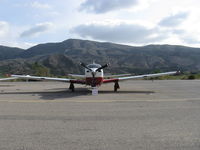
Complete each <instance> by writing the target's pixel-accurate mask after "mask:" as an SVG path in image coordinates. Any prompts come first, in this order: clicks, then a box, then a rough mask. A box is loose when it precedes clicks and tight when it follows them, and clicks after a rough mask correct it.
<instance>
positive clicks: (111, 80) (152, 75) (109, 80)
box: [103, 71, 178, 83]
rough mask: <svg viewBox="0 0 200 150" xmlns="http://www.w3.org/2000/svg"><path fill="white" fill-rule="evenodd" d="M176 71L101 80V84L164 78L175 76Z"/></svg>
mask: <svg viewBox="0 0 200 150" xmlns="http://www.w3.org/2000/svg"><path fill="white" fill-rule="evenodd" d="M177 73H178V72H177V71H171V72H164V73H155V74H145V75H138V76H128V77H120V78H114V79H105V80H103V83H109V82H116V81H121V80H130V79H140V78H147V77H158V76H164V75H173V74H177Z"/></svg>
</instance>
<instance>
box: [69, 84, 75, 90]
mask: <svg viewBox="0 0 200 150" xmlns="http://www.w3.org/2000/svg"><path fill="white" fill-rule="evenodd" d="M69 89H70V90H71V91H72V92H74V84H73V83H70V86H69Z"/></svg>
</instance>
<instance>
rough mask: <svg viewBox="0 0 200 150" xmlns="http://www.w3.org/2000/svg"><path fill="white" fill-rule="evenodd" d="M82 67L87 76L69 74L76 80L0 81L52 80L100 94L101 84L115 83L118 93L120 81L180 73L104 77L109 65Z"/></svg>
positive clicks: (11, 78)
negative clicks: (80, 86) (90, 88)
mask: <svg viewBox="0 0 200 150" xmlns="http://www.w3.org/2000/svg"><path fill="white" fill-rule="evenodd" d="M80 65H81V66H82V67H83V68H85V75H78V74H69V76H71V77H74V78H76V79H73V78H53V77H40V76H30V75H11V77H9V78H3V79H0V81H5V80H13V79H26V80H29V79H31V80H50V81H61V82H68V83H70V85H69V89H70V90H71V91H72V92H74V91H75V86H74V84H82V85H86V86H90V87H92V88H93V89H95V88H96V89H97V92H98V87H99V86H101V84H105V83H114V92H117V90H118V89H119V88H120V86H119V81H123V80H130V79H140V78H147V77H158V76H164V75H174V74H178V73H180V72H179V71H171V72H164V73H155V74H145V75H131V74H119V75H110V76H104V72H103V69H104V68H106V67H108V66H109V64H105V65H103V66H101V65H100V64H96V63H94V62H93V63H92V64H88V65H85V64H84V63H82V62H81V63H80Z"/></svg>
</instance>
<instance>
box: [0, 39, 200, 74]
mask: <svg viewBox="0 0 200 150" xmlns="http://www.w3.org/2000/svg"><path fill="white" fill-rule="evenodd" d="M11 53H12V54H11ZM199 58H200V48H193V47H186V46H180V45H168V44H165V45H153V44H151V45H146V46H129V45H122V44H115V43H109V42H96V41H89V40H80V39H68V40H64V41H62V42H57V43H56V42H55V43H44V44H38V45H36V46H33V47H31V48H28V49H27V50H24V49H20V48H14V49H13V48H10V47H2V46H0V72H1V73H15V72H17V73H19V74H35V72H34V71H32V68H31V66H32V65H33V64H34V63H36V62H37V63H38V64H39V65H41V66H43V67H45V68H47V69H48V70H49V72H50V74H52V75H66V74H68V73H83V70H82V68H81V67H80V66H79V65H78V64H79V62H85V63H92V61H93V60H95V62H96V63H100V64H104V63H110V64H111V66H110V67H109V68H107V69H106V70H105V71H109V72H111V73H136V74H140V73H150V72H154V71H158V70H159V71H171V70H183V71H200V59H199ZM56 66H57V67H56ZM16 70H17V71H16Z"/></svg>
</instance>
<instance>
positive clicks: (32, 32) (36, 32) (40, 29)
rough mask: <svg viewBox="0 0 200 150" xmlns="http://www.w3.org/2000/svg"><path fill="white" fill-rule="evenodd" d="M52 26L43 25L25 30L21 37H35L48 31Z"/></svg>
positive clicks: (48, 24)
mask: <svg viewBox="0 0 200 150" xmlns="http://www.w3.org/2000/svg"><path fill="white" fill-rule="evenodd" d="M51 26H52V23H41V24H37V25H35V26H33V27H31V28H30V29H28V30H25V31H24V32H22V33H21V35H20V37H22V38H24V37H33V36H37V35H39V34H41V33H43V32H45V31H47V30H48V29H49V28H50V27H51Z"/></svg>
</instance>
